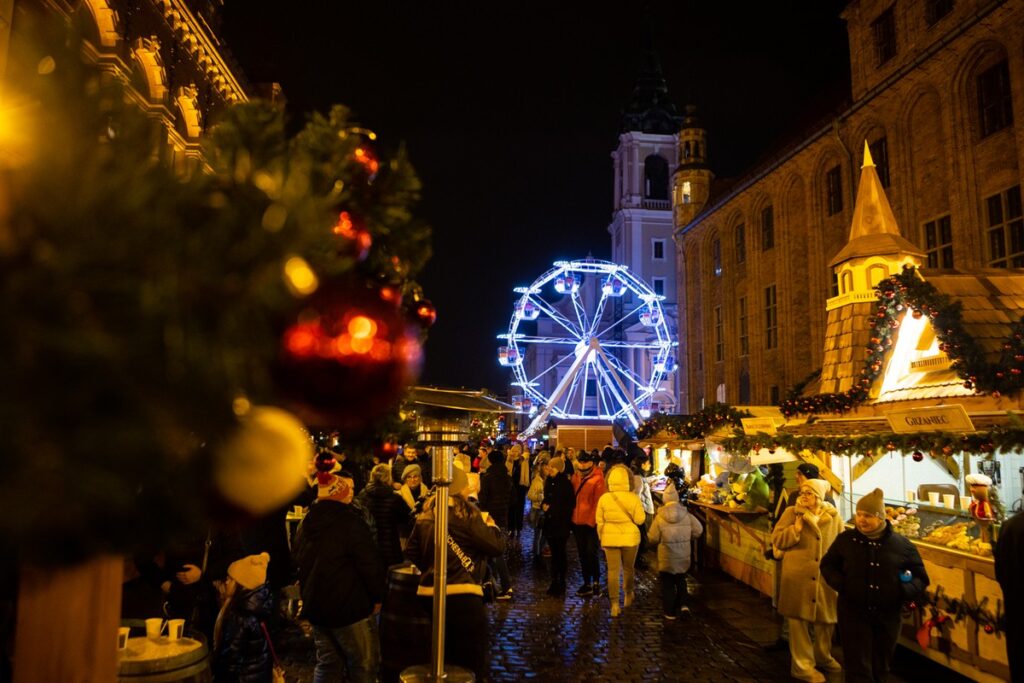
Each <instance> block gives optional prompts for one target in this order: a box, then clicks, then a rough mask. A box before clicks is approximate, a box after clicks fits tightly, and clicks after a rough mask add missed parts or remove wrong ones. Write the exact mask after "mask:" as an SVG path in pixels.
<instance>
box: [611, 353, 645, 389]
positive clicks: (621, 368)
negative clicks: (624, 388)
mask: <svg viewBox="0 0 1024 683" xmlns="http://www.w3.org/2000/svg"><path fill="white" fill-rule="evenodd" d="M604 357H605V358H607V359H608V360H609V361H611V363H610V366H611V367H613V369H615V370H617V371H618V372H620V373H621V374H623V375H625V376H626V378H627V379H629V380H630V381H631V382H633V384H635V385H636V386H637V387H638V388H640V389H641V390H643V389H646V388H647V383H646V382H644V381H643V379H641V378H640V376H639V375H637V374H636V373H635V372H633V371H632V370H631V369H630V368H629V366H627V365H626V364H625V363H623V362H622V361H620V360H619V359H618V358H616V357H615V356H611V355H606V356H604Z"/></svg>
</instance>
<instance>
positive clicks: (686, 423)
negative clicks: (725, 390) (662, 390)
mask: <svg viewBox="0 0 1024 683" xmlns="http://www.w3.org/2000/svg"><path fill="white" fill-rule="evenodd" d="M745 417H750V413H748V412H746V411H739V410H737V409H736V408H733V407H732V406H730V405H727V404H725V403H712V404H710V405H708V406H706V407H705V408H704V409H703V410H701V411H700V412H697V413H694V414H693V415H666V414H657V415H652V416H651V417H650V418H648V419H647V420H645V421H644V423H643V424H641V425H640V427H639V429H637V438H639V439H647V438H650V437H652V436H654V435H655V434H657V433H658V432H667V433H669V434H672V435H674V436H676V437H678V438H680V439H694V440H697V439H703V438H704V437H705V436H707V435H708V434H710V433H711V432H713V431H715V430H716V429H718V428H719V427H721V426H723V425H726V424H731V425H734V426H739V425H741V424H742V422H741V420H742V419H743V418H745Z"/></svg>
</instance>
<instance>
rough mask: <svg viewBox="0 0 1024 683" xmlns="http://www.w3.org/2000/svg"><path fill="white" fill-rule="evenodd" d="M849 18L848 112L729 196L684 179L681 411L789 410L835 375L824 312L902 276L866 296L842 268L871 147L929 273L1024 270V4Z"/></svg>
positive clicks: (888, 7) (899, 9) (941, 5)
mask: <svg viewBox="0 0 1024 683" xmlns="http://www.w3.org/2000/svg"><path fill="white" fill-rule="evenodd" d="M842 16H843V18H844V19H845V20H846V22H847V31H848V35H849V44H850V62H851V97H852V104H851V105H850V106H849V108H848V109H846V110H845V111H844V112H843V113H842V114H841V115H840V116H838V117H837V118H835V119H834V120H832V121H829V122H828V123H826V124H824V125H822V126H821V127H819V128H818V129H817V130H813V131H811V132H810V133H809V134H808V135H807V136H806V137H805V138H804V139H803V140H802V141H801V142H799V143H798V144H796V145H794V146H791V147H789V148H788V149H785V150H783V151H782V152H781V153H780V154H778V155H776V156H775V157H774V159H773V160H772V161H770V162H769V163H768V164H766V165H764V166H762V167H760V168H758V169H754V170H753V171H751V172H750V173H749V174H747V175H746V176H744V177H742V178H739V179H737V180H736V181H735V182H732V183H731V184H730V185H729V186H728V189H724V190H719V191H717V192H716V191H715V186H714V184H713V183H712V182H711V181H712V178H711V176H710V175H709V171H708V170H707V162H708V161H711V162H713V158H712V159H710V160H708V159H706V158H702V159H701V160H700V161H701V163H703V164H704V165H703V167H702V168H696V167H695V168H694V169H691V171H690V172H689V173H688V174H687V173H677V174H676V176H675V192H674V204H675V241H676V258H677V264H678V272H679V278H678V288H679V289H678V300H679V307H680V317H679V339H680V346H681V348H682V349H684V352H683V353H681V354H680V370H679V373H680V378H681V382H682V386H681V397H680V404H681V405H680V411H679V412H692V411H694V410H698V409H699V408H701V407H702V406H703V405H704V404H706V403H710V402H712V401H715V400H719V401H725V402H728V403H733V404H767V403H778V402H779V401H780V400H781V399H782V398H784V397H785V394H786V391H787V389H789V388H791V387H793V386H795V385H798V384H799V383H801V382H802V381H803V380H805V379H806V378H808V377H809V376H811V375H812V373H815V372H818V371H820V370H821V369H822V366H823V361H824V349H825V344H824V341H825V337H826V315H827V311H829V310H832V309H835V308H839V307H842V306H844V305H847V304H849V303H850V302H851V301H852V298H856V297H858V296H860V297H873V296H874V294H873V292H871V291H870V286H871V285H873V284H874V283H876V282H878V281H879V280H881V279H882V278H883V277H887V276H888V275H889V274H890V273H889V272H888V271H887V270H886V268H883V267H879V268H877V269H874V270H870V269H869V271H868V277H869V278H870V279H871V282H869V283H867V284H866V285H865V286H864V287H860V286H856V287H855V286H854V283H852V282H844V281H843V279H842V273H841V272H840V271H841V270H842V269H841V267H840V266H841V265H842V264H841V263H840V262H839V261H837V260H836V259H837V257H838V256H839V255H840V251H841V250H842V249H843V248H844V247H845V246H846V244H847V242H848V240H849V239H850V234H849V227H850V225H851V219H852V217H853V204H854V202H853V198H854V196H855V192H856V187H855V185H854V183H855V182H856V180H857V179H858V178H859V168H860V166H861V165H862V162H863V157H864V152H863V149H864V146H865V143H867V147H868V149H870V156H871V157H873V160H874V164H875V167H876V169H877V173H878V176H879V179H880V182H881V184H882V186H883V187H884V188H885V192H886V194H887V195H888V197H889V201H890V203H891V206H892V211H893V214H894V216H895V222H896V223H897V224H898V225H899V226H900V229H901V230H902V238H904V239H905V240H906V242H907V245H908V247H907V248H908V250H909V248H910V246H911V245H912V246H913V247H914V248H915V249H916V250H918V251H919V252H920V253H921V254H922V265H923V268H924V269H925V272H926V273H927V272H928V270H929V269H930V270H936V271H953V272H955V271H959V270H969V271H972V272H976V271H978V270H984V269H988V268H1020V267H1024V217H1022V210H1021V198H1020V182H1021V173H1020V169H1021V158H1020V154H1021V149H1022V145H1024V139H1022V136H1024V128H1022V126H1021V125H1020V119H1021V117H1022V116H1024V52H1022V51H1021V46H1022V45H1024V0H1002V1H991V0H976V1H973V2H969V1H965V0H897V1H896V2H891V1H886V2H882V1H880V0H854V1H853V2H851V3H850V4H849V5H848V6H847V7H846V9H845V10H844V12H843V15H842ZM1015 114H1016V115H1015ZM691 128H693V130H694V131H695V132H694V134H693V135H690V134H687V135H686V136H682V135H681V136H680V144H681V145H682V143H683V141H684V137H685V138H686V139H688V140H690V141H691V143H692V140H693V139H695V138H694V136H695V135H698V134H699V133H700V132H702V131H700V129H699V128H697V127H695V126H693V127H691ZM682 152H683V150H682V149H680V154H682ZM704 152H705V154H706V146H704ZM690 154H691V155H692V154H693V145H692V144H691V148H690ZM712 165H713V163H712ZM698 172H699V173H698ZM687 181H689V182H690V183H691V185H690V186H689V187H690V189H691V192H690V194H689V200H688V201H686V200H685V199H684V194H683V189H684V183H685V182H687ZM704 182H706V183H708V185H706V186H705V185H701V183H704ZM703 187H711V192H710V193H709V194H708V195H703V196H702V195H701V191H702V189H701V188H703ZM861 290H866V291H861ZM851 297H852V298H851ZM845 353H848V354H851V356H852V355H853V354H856V353H858V349H854V348H849V349H846V350H845ZM851 359H852V358H851ZM851 359H846V360H851ZM850 381H852V380H850ZM841 384H842V382H839V383H838V384H836V386H835V387H834V390H840V391H841V390H844V389H845V388H848V387H844V386H841Z"/></svg>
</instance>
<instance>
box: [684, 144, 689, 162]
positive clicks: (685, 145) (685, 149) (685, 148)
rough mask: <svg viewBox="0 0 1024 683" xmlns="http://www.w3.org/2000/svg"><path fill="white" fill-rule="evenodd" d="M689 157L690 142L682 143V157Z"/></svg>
mask: <svg viewBox="0 0 1024 683" xmlns="http://www.w3.org/2000/svg"><path fill="white" fill-rule="evenodd" d="M689 158H690V143H689V142H687V143H684V144H683V159H684V160H686V159H689Z"/></svg>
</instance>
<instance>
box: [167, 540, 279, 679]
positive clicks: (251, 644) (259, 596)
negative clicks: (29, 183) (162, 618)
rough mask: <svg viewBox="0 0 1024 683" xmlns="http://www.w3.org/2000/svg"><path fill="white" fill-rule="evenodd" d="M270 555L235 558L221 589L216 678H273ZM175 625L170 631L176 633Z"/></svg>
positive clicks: (215, 644) (215, 648)
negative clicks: (269, 632) (268, 629)
mask: <svg viewBox="0 0 1024 683" xmlns="http://www.w3.org/2000/svg"><path fill="white" fill-rule="evenodd" d="M268 564H270V555H268V554H267V553H260V554H259V555H250V556H248V557H243V558H242V559H240V560H237V561H235V562H232V563H231V564H230V565H229V566H228V575H227V578H226V579H225V581H224V582H223V583H222V584H221V583H220V582H218V589H219V590H220V594H221V608H220V613H219V614H218V615H217V622H216V624H215V626H214V628H213V665H212V669H213V678H214V680H216V681H218V683H220V682H221V681H270V680H271V673H272V671H273V661H272V659H271V655H270V646H269V643H268V642H267V636H266V634H265V631H264V626H263V624H265V623H266V621H267V619H268V618H269V617H270V615H271V611H272V609H273V599H272V597H271V595H272V594H271V590H270V584H269V583H267V565H268ZM169 626H170V627H171V628H172V629H175V631H173V632H172V633H169V634H168V635H169V636H170V637H173V636H174V635H176V633H177V628H176V627H177V626H178V625H177V624H174V623H171V624H169Z"/></svg>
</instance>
